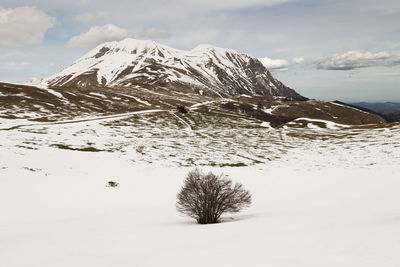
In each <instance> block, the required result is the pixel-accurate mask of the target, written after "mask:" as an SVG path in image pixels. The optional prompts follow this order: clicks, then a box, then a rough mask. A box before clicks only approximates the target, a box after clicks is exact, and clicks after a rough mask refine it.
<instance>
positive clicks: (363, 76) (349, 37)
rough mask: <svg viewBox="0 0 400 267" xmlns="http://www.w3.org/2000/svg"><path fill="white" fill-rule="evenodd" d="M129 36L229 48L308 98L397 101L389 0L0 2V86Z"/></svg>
mask: <svg viewBox="0 0 400 267" xmlns="http://www.w3.org/2000/svg"><path fill="white" fill-rule="evenodd" d="M128 37H131V38H135V39H152V40H155V41H157V42H159V43H162V44H165V45H168V46H171V47H173V48H177V49H183V50H191V49H193V48H194V47H196V46H197V45H199V44H211V45H215V46H219V47H224V48H231V49H235V50H237V51H239V52H243V53H246V54H249V55H252V56H255V57H257V58H259V59H261V61H262V62H263V63H264V65H266V66H267V67H268V68H269V70H270V71H271V72H272V73H273V74H274V76H275V77H276V78H278V79H279V80H280V81H282V82H283V83H284V84H285V85H287V86H289V87H291V88H293V89H295V90H296V91H297V92H299V93H300V94H302V95H304V96H307V97H309V98H315V99H321V100H341V101H347V102H354V101H368V102H383V101H397V102H400V4H399V2H398V0H380V1H376V0H347V1H345V0H336V1H333V0H332V1H331V0H147V1H141V0H140V1H139V0H114V1H106V0H37V1H35V0H30V1H28V0H0V80H1V81H6V82H15V83H24V82H26V81H28V80H30V79H33V78H43V77H48V76H50V75H52V74H55V73H57V72H59V71H61V70H62V69H63V68H65V67H67V66H69V65H70V64H72V63H73V62H74V61H75V60H77V59H78V58H80V57H81V56H83V55H84V54H85V53H86V52H88V51H89V50H90V49H92V48H94V47H95V46H97V45H98V44H100V43H102V42H106V41H115V40H122V39H124V38H128Z"/></svg>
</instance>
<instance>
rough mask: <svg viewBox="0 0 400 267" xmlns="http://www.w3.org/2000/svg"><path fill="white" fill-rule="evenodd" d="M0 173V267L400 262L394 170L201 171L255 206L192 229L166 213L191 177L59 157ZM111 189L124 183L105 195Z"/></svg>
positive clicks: (105, 160) (59, 153)
mask: <svg viewBox="0 0 400 267" xmlns="http://www.w3.org/2000/svg"><path fill="white" fill-rule="evenodd" d="M5 154H7V152H6V153H4V151H2V152H1V156H2V158H3V156H5ZM60 159H62V160H60ZM27 164H29V167H27ZM2 165H6V166H8V167H7V168H6V169H0V177H1V179H0V183H1V186H0V202H1V203H7V204H6V205H1V207H0V221H1V223H0V225H1V239H0V240H1V241H0V251H1V253H0V254H1V257H0V265H1V266H9V267H13V266H41V267H43V266H110V265H112V266H127V265H128V266H131V265H133V266H188V265H190V266H204V265H205V264H210V262H212V266H308V267H309V266H352V267H354V266H363V267H364V266H397V265H398V264H399V263H400V256H398V251H399V249H400V243H399V241H398V240H399V237H400V225H399V223H400V208H399V205H398V203H400V201H399V200H400V196H399V194H398V186H399V183H400V182H399V180H398V177H397V174H398V171H399V168H398V166H392V168H380V167H379V166H376V165H375V166H371V167H369V168H366V169H350V168H347V169H335V168H327V169H324V170H323V171H307V170H302V171H301V170H295V169H294V168H292V167H290V163H288V165H287V166H285V167H284V168H277V167H267V166H258V167H255V166H253V167H242V168H217V169H212V168H205V170H213V171H215V172H217V173H218V172H221V171H223V172H224V173H225V174H228V175H229V176H230V177H231V178H232V179H233V180H235V181H239V182H241V183H243V184H244V186H245V188H247V189H249V190H250V191H251V193H252V195H253V205H252V206H251V207H250V208H249V209H248V210H246V211H244V212H242V213H240V214H236V215H232V216H231V215H228V216H226V217H225V218H224V223H221V224H216V225H197V224H195V223H194V221H192V220H191V219H190V218H186V217H182V216H181V215H179V214H178V213H177V212H176V211H175V206H174V205H175V201H176V193H177V192H178V191H179V189H180V187H181V186H182V182H183V179H184V176H185V174H186V173H187V172H188V171H189V170H190V168H176V167H175V168H174V167H169V168H163V167H156V165H154V164H153V165H148V164H141V165H138V164H135V163H132V162H131V161H130V160H128V159H127V158H124V157H118V156H116V155H115V154H111V153H104V152H99V153H87V152H86V153H85V152H79V151H64V150H57V149H44V150H41V151H40V152H38V151H31V152H28V153H26V152H25V154H24V155H20V156H19V157H18V156H15V157H14V158H13V159H9V160H6V161H5V162H2ZM24 167H25V168H24ZM109 180H113V181H117V182H119V183H120V185H119V186H118V187H116V188H110V187H106V183H107V181H109ZM21 255H23V257H22V256H21Z"/></svg>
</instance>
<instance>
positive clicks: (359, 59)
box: [313, 51, 392, 70]
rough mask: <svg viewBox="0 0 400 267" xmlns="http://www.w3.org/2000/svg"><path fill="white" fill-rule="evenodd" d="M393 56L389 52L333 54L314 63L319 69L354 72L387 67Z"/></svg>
mask: <svg viewBox="0 0 400 267" xmlns="http://www.w3.org/2000/svg"><path fill="white" fill-rule="evenodd" d="M391 57H392V55H391V54H390V53H389V52H387V51H382V52H378V53H375V54H374V53H371V52H360V51H348V52H346V53H343V54H333V55H330V56H327V57H320V58H317V59H315V60H314V61H313V65H314V66H315V67H316V68H317V69H326V70H352V69H357V68H367V67H374V66H381V65H385V64H386V63H387V61H388V60H390V58H391Z"/></svg>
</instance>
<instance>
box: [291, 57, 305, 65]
mask: <svg viewBox="0 0 400 267" xmlns="http://www.w3.org/2000/svg"><path fill="white" fill-rule="evenodd" d="M292 63H293V64H304V63H306V60H305V59H304V58H302V57H294V58H292Z"/></svg>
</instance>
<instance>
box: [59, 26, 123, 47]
mask: <svg viewBox="0 0 400 267" xmlns="http://www.w3.org/2000/svg"><path fill="white" fill-rule="evenodd" d="M127 37H131V34H130V33H129V31H128V30H125V29H122V28H119V27H117V26H115V25H113V24H106V25H104V26H94V27H92V28H90V30H89V31H88V32H86V33H83V34H81V35H78V36H75V37H72V38H71V39H70V40H69V41H68V43H67V47H70V48H93V47H95V46H97V45H99V44H101V43H104V42H110V41H120V40H123V39H125V38H127Z"/></svg>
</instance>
